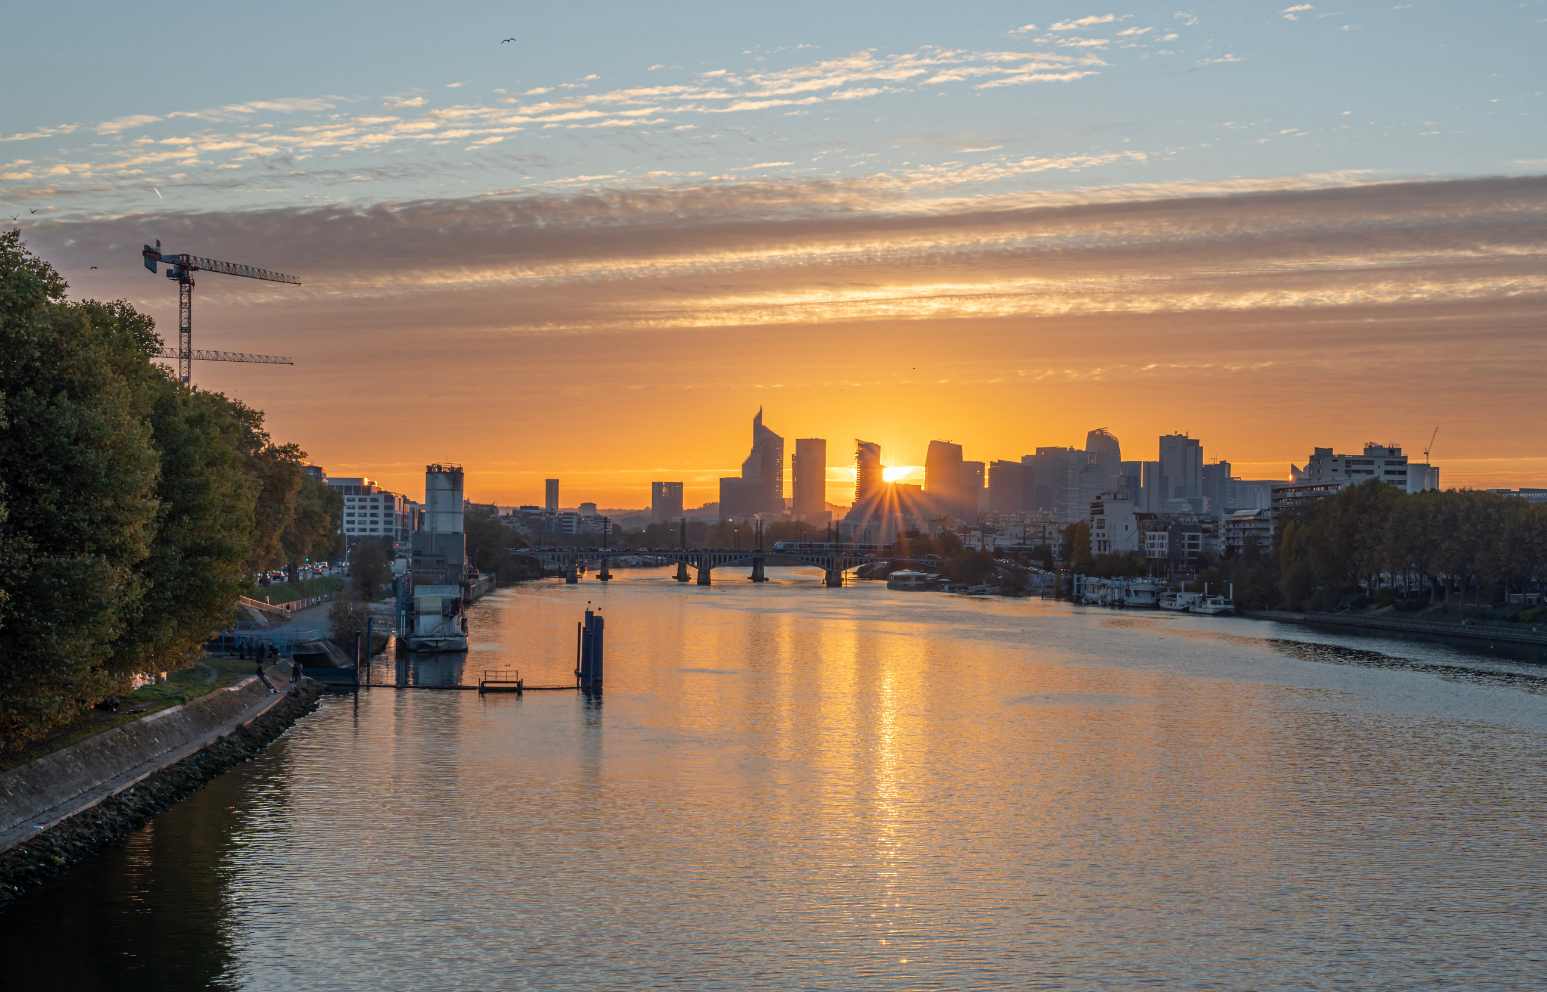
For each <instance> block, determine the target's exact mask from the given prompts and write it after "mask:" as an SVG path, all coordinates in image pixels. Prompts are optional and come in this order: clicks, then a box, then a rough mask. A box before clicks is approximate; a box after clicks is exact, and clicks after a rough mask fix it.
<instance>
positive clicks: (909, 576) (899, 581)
mask: <svg viewBox="0 0 1547 992" xmlns="http://www.w3.org/2000/svg"><path fill="white" fill-rule="evenodd" d="M939 586H940V576H938V575H935V574H934V573H933V572H916V571H914V570H913V569H911V568H903V569H898V570H897V571H895V572H893V573H892V574H891V575H888V576H887V577H886V588H888V589H902V590H904V591H908V592H919V591H922V590H926V589H937V588H939Z"/></svg>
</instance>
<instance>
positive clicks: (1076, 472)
mask: <svg viewBox="0 0 1547 992" xmlns="http://www.w3.org/2000/svg"><path fill="white" fill-rule="evenodd" d="M1021 464H1022V465H1025V466H1026V481H1025V483H1024V485H1025V487H1026V488H1025V493H1024V496H1023V500H1022V506H1021V509H1023V510H1030V511H1043V512H1046V513H1051V514H1053V516H1054V517H1055V518H1057V520H1058V521H1059V522H1060V523H1070V522H1072V521H1074V520H1079V519H1082V518H1083V517H1084V516H1085V515H1086V513H1088V512H1089V505H1088V504H1087V505H1086V506H1083V507H1082V506H1081V505H1080V472H1081V470H1082V469H1083V468H1084V467H1085V465H1086V464H1087V459H1086V457H1085V452H1083V451H1081V450H1080V449H1079V448H1060V447H1056V446H1049V447H1042V448H1038V449H1037V453H1036V454H1035V455H1023V456H1021Z"/></svg>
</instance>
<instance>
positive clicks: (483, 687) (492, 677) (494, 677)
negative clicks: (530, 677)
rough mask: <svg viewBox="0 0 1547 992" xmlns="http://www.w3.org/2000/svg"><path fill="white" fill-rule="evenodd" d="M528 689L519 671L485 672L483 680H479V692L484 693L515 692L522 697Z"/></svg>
mask: <svg viewBox="0 0 1547 992" xmlns="http://www.w3.org/2000/svg"><path fill="white" fill-rule="evenodd" d="M525 688H526V683H525V682H524V681H523V680H522V678H521V673H520V672H517V671H499V670H495V671H487V670H486V671H485V672H484V673H483V678H481V679H479V680H478V691H479V692H480V693H484V692H513V693H515V694H516V695H518V696H519V695H520V694H521V693H522V691H523V690H524V689H525Z"/></svg>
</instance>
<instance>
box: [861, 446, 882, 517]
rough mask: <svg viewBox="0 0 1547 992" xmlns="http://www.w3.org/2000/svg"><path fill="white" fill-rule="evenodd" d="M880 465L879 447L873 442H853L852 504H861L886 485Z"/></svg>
mask: <svg viewBox="0 0 1547 992" xmlns="http://www.w3.org/2000/svg"><path fill="white" fill-rule="evenodd" d="M885 471H886V470H885V468H884V467H883V466H882V465H881V446H880V445H879V444H876V443H875V442H874V441H861V440H859V439H858V438H856V439H855V441H854V502H856V503H863V502H864V501H865V500H867V499H869V498H870V497H871V496H874V495H876V494H878V493H880V492H881V487H882V486H884V485H885V484H886V479H885Z"/></svg>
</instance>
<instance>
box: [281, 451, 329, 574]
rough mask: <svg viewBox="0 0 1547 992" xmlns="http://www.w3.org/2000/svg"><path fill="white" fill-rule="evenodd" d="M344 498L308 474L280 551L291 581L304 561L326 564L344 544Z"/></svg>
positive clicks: (303, 478) (301, 486)
mask: <svg viewBox="0 0 1547 992" xmlns="http://www.w3.org/2000/svg"><path fill="white" fill-rule="evenodd" d="M343 514H344V497H343V496H342V495H340V494H339V492H338V491H337V490H336V489H334V488H333V487H332V486H330V485H328V484H327V483H325V482H320V481H318V480H317V479H312V478H309V477H307V476H305V475H304V474H303V475H302V477H301V481H300V486H299V487H298V488H297V490H296V498H295V510H294V512H293V513H292V514H291V516H290V519H289V520H288V521H287V522H286V525H285V529H284V530H283V531H282V532H281V533H280V537H279V548H280V552H281V554H282V555H283V556H284V560H285V568H286V570H287V571H289V573H290V581H291V582H294V581H296V573H297V570H298V569H299V568H300V567H301V562H302V561H303V560H304V559H308V558H309V559H311V560H313V561H325V560H328V559H331V558H333V557H335V556H336V555H337V554H338V552H339V550H340V547H341V546H342V544H343V540H344V538H343V534H342V532H341V524H342V522H343Z"/></svg>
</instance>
